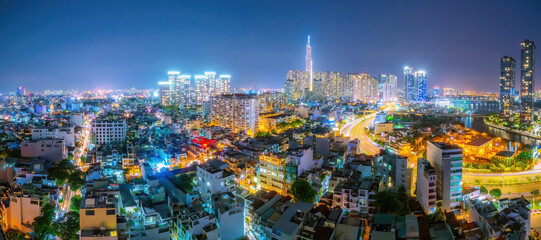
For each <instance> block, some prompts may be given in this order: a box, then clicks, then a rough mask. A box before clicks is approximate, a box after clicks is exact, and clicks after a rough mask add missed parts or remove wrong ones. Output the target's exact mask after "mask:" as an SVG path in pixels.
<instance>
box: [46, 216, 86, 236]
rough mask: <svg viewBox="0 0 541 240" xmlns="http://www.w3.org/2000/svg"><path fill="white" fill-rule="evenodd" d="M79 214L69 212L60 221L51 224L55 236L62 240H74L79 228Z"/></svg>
mask: <svg viewBox="0 0 541 240" xmlns="http://www.w3.org/2000/svg"><path fill="white" fill-rule="evenodd" d="M79 223H80V220H79V213H78V212H74V211H70V212H68V213H66V214H64V216H63V217H62V219H61V220H60V221H58V222H55V223H54V224H53V227H54V229H55V230H56V235H57V236H59V237H60V238H61V239H62V240H76V239H77V233H78V232H79V228H80V225H79Z"/></svg>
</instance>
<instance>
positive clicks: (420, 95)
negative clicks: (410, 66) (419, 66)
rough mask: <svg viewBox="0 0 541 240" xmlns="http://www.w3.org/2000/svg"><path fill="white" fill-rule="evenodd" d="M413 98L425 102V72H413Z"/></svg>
mask: <svg viewBox="0 0 541 240" xmlns="http://www.w3.org/2000/svg"><path fill="white" fill-rule="evenodd" d="M415 98H416V100H417V101H422V102H424V101H426V72H425V71H417V72H415Z"/></svg>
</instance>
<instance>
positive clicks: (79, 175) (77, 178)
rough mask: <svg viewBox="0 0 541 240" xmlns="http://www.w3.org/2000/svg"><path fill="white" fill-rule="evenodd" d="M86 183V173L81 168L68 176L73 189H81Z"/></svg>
mask: <svg viewBox="0 0 541 240" xmlns="http://www.w3.org/2000/svg"><path fill="white" fill-rule="evenodd" d="M85 184H86V181H85V178H84V174H83V172H82V171H81V170H78V169H76V170H74V171H73V172H72V173H71V174H70V175H69V177H68V185H69V186H70V188H71V190H72V191H77V190H79V189H81V187H83V186H84V185H85Z"/></svg>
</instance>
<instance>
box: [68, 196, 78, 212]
mask: <svg viewBox="0 0 541 240" xmlns="http://www.w3.org/2000/svg"><path fill="white" fill-rule="evenodd" d="M80 209H81V196H79V195H75V196H73V197H71V203H70V211H73V212H79V210H80Z"/></svg>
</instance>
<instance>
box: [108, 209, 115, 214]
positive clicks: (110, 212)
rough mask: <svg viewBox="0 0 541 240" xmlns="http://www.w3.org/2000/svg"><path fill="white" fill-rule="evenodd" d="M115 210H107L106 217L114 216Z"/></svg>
mask: <svg viewBox="0 0 541 240" xmlns="http://www.w3.org/2000/svg"><path fill="white" fill-rule="evenodd" d="M115 214H116V213H115V210H114V209H112V210H107V215H115Z"/></svg>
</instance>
